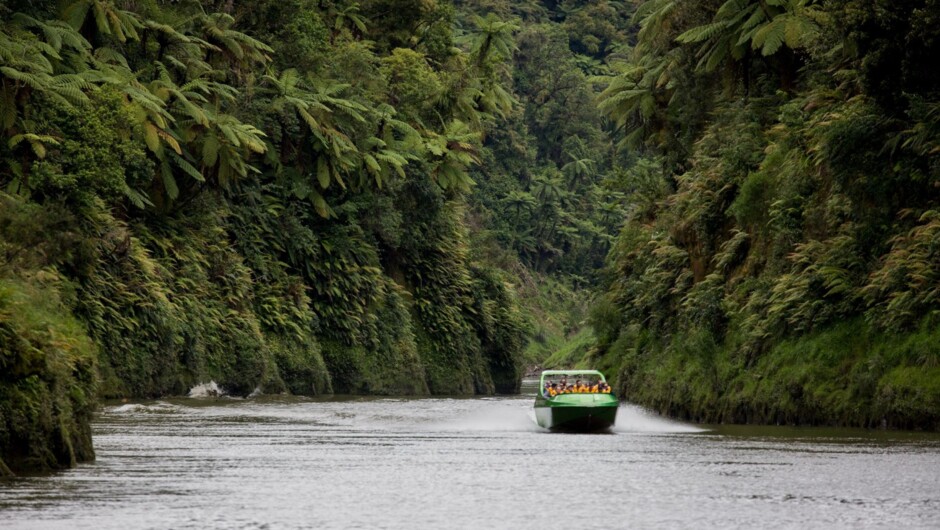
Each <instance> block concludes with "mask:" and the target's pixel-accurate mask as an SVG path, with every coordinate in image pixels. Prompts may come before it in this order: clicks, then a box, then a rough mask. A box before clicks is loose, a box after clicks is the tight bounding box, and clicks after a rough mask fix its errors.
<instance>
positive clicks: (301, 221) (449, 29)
mask: <svg viewBox="0 0 940 530" xmlns="http://www.w3.org/2000/svg"><path fill="white" fill-rule="evenodd" d="M605 5H606V4H605ZM583 7H584V6H578V5H572V6H567V7H564V8H563V7H562V6H554V7H552V8H551V9H550V8H549V6H543V5H541V4H539V3H537V2H533V3H531V4H527V5H518V6H516V5H510V3H505V4H500V5H484V4H461V5H458V6H455V5H452V4H450V3H448V2H438V1H434V0H431V1H412V0H377V1H368V2H362V3H357V2H334V1H330V0H323V1H316V0H293V1H288V2H274V1H268V2H231V1H229V2H224V3H223V2H218V3H215V2H207V1H202V2H199V1H191V2H162V1H145V2H129V1H128V2H123V1H120V0H115V1H111V0H104V1H102V0H77V1H75V2H70V1H65V2H53V1H46V2H27V1H5V2H2V3H0V13H2V20H3V24H2V26H0V101H2V114H0V129H2V133H3V142H0V159H2V160H3V164H2V166H0V204H2V207H0V256H2V259H0V370H2V371H0V462H3V461H5V462H7V463H8V464H10V466H11V467H13V468H15V469H34V468H56V467H63V466H69V465H71V464H73V463H74V462H76V461H81V460H87V459H90V458H92V457H93V449H92V444H91V439H90V429H89V419H90V416H91V414H92V412H93V410H94V407H95V405H96V403H97V400H98V399H99V398H126V397H136V398H140V397H157V396H164V395H181V394H186V393H187V392H188V390H189V389H190V388H192V387H193V386H195V385H198V384H201V383H207V382H210V381H213V382H216V383H217V384H218V386H219V387H221V388H222V390H223V391H224V392H226V393H228V394H230V395H233V396H246V395H249V394H252V393H255V392H262V393H278V392H291V393H294V394H308V395H313V394H325V393H334V392H335V393H371V394H427V393H435V394H472V393H483V394H486V393H494V392H509V393H511V392H517V391H518V388H519V384H520V380H521V375H522V370H523V367H524V365H526V364H535V363H537V362H539V361H540V360H541V359H542V358H544V356H545V355H546V354H547V353H548V352H550V351H552V349H553V348H555V347H557V346H558V345H560V344H564V343H565V341H566V340H567V338H568V337H569V336H571V335H575V334H580V335H578V336H579V337H581V340H582V342H584V341H585V340H586V337H589V333H588V332H585V331H583V330H582V329H581V328H582V327H583V321H584V319H585V315H586V313H585V308H586V299H587V296H586V295H585V294H584V293H585V292H586V291H584V287H585V286H587V285H589V284H591V283H592V282H596V280H597V278H598V276H597V274H596V271H597V269H598V268H599V267H600V266H601V265H602V264H603V261H604V258H605V256H606V254H607V251H608V250H609V247H610V243H611V240H612V237H611V234H612V233H614V232H615V231H616V230H617V229H618V228H619V226H620V224H622V220H623V218H624V211H625V210H624V206H623V204H622V203H623V196H622V195H617V194H616V193H609V191H612V190H605V189H603V188H602V185H601V183H602V181H603V179H604V175H605V174H606V173H607V172H609V171H610V170H611V167H612V166H613V161H612V157H613V154H612V153H613V151H612V143H611V141H610V139H609V137H608V136H607V135H605V134H604V132H603V131H602V121H603V120H602V118H601V114H600V112H599V110H598V109H597V107H596V104H595V98H596V95H597V93H598V91H599V87H598V86H597V85H596V84H595V83H592V82H591V80H590V76H591V75H592V72H591V69H592V68H596V67H598V65H599V64H600V61H599V59H597V58H596V57H601V56H602V55H603V54H605V53H607V52H608V50H606V48H605V47H606V46H608V45H609V44H610V43H611V42H612V41H613V40H614V38H615V37H616V36H617V35H614V34H611V35H606V34H602V35H600V36H598V37H594V36H593V33H591V32H592V31H593V30H592V29H591V28H579V27H577V26H578V25H572V24H569V25H565V24H564V23H563V22H564V19H565V18H566V17H568V16H569V15H570V16H574V14H575V13H579V12H581V10H582V8H583ZM565 9H567V10H568V11H570V13H568V11H565ZM584 9H588V10H590V9H596V8H595V7H589V8H587V7H585V8H584ZM604 9H606V11H605V12H607V13H610V12H613V11H612V8H609V7H607V8H604ZM587 16H588V18H594V15H592V14H588V15H587ZM620 21H621V22H622V24H623V26H624V27H625V26H626V25H627V24H628V21H629V18H628V17H626V16H624V17H622V18H621V20H620ZM600 30H601V31H602V32H603V31H614V30H613V29H611V28H609V27H607V26H605V25H601V28H600ZM572 35H580V37H578V38H580V39H581V40H577V39H572ZM581 41H584V42H581ZM579 43H581V44H579ZM578 46H584V47H587V49H588V50H589V51H591V52H592V53H594V54H595V56H596V57H594V56H592V57H594V58H591V59H590V60H587V61H586V60H585V58H587V57H588V56H584V55H581V54H579V53H577V51H576V50H577V47H578ZM530 339H531V340H530ZM5 468H6V466H4V465H0V470H3V471H9V470H7V469H5Z"/></svg>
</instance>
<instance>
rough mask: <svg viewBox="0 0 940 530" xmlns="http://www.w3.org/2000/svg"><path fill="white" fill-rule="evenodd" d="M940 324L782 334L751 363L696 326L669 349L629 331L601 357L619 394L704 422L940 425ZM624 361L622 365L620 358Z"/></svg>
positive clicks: (844, 326) (855, 325)
mask: <svg viewBox="0 0 940 530" xmlns="http://www.w3.org/2000/svg"><path fill="white" fill-rule="evenodd" d="M937 344H940V327H938V326H936V325H933V323H932V321H931V320H930V319H925V320H924V321H923V322H922V323H921V326H920V327H919V328H918V329H917V330H915V331H912V332H909V333H906V334H889V333H886V332H882V331H877V330H873V329H872V328H871V327H870V326H868V325H867V324H866V323H865V321H864V319H862V318H857V319H853V320H849V321H846V322H843V323H841V324H838V325H835V326H832V327H830V328H828V329H825V330H822V331H818V332H814V333H810V334H807V335H804V336H801V337H796V338H791V339H787V340H782V341H780V342H778V343H776V344H775V345H773V346H772V347H770V349H769V350H768V351H767V352H766V353H764V354H762V355H761V356H760V357H758V358H756V359H753V360H749V359H748V358H747V356H746V355H743V354H740V353H736V352H740V349H739V348H740V345H739V344H735V343H734V339H733V338H730V339H728V340H726V341H725V342H723V343H720V344H719V343H716V342H715V340H714V339H713V337H712V336H710V335H709V334H708V333H707V332H704V331H698V332H694V331H693V332H689V333H685V334H683V335H681V336H678V337H675V338H673V339H672V340H670V341H668V342H667V343H666V344H665V345H663V344H662V343H661V342H659V340H658V339H657V338H655V337H653V336H652V335H635V336H633V337H632V340H631V337H629V336H623V337H621V339H620V340H619V341H617V342H616V343H614V344H613V345H612V346H611V348H610V350H609V351H608V352H607V355H606V356H605V357H604V358H596V359H595V362H598V363H600V364H603V365H604V366H605V368H606V369H607V370H609V371H611V372H612V373H615V374H616V376H617V384H616V388H617V389H618V391H619V394H620V396H621V397H623V398H626V399H627V400H629V401H631V402H634V403H638V404H641V405H645V406H648V407H650V408H651V409H653V410H655V411H658V412H660V413H662V414H664V415H667V416H669V417H673V418H678V419H683V420H690V421H695V422H698V423H745V424H771V425H774V424H776V425H825V426H842V427H866V428H889V429H920V430H933V431H935V430H940V351H938V348H937ZM618 360H619V361H620V362H619V363H618Z"/></svg>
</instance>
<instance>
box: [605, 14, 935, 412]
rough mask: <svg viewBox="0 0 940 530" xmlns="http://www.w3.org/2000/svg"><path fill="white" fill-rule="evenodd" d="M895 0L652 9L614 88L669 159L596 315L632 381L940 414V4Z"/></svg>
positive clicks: (650, 184)
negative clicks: (939, 394)
mask: <svg viewBox="0 0 940 530" xmlns="http://www.w3.org/2000/svg"><path fill="white" fill-rule="evenodd" d="M876 4H878V6H879V8H878V9H874V10H873V9H871V8H870V5H869V4H868V3H863V2H854V1H851V0H846V1H839V2H823V3H820V2H789V3H779V5H774V6H767V5H765V4H764V3H762V2H737V3H731V2H729V3H726V4H724V5H723V6H721V7H720V8H719V6H717V5H716V4H714V3H711V2H684V3H682V5H674V4H672V3H670V2H662V1H657V0H650V1H648V2H644V3H643V5H642V7H641V8H640V10H639V11H638V12H637V13H638V15H637V18H636V22H637V23H638V24H639V27H640V28H641V29H640V33H639V35H638V39H639V40H638V43H637V46H636V48H635V49H634V53H633V55H632V57H631V58H630V59H629V61H628V62H627V65H625V66H624V70H623V73H622V74H621V75H619V76H616V77H615V78H613V79H612V80H611V83H610V85H609V87H608V89H607V91H606V92H605V94H604V96H603V102H602V104H601V105H602V107H603V108H605V109H606V110H607V111H608V112H609V114H610V116H611V117H612V118H614V119H616V120H617V121H618V122H619V123H621V124H622V125H623V126H624V127H625V128H627V129H628V130H629V131H630V134H629V136H628V137H627V140H626V141H627V142H628V143H630V144H631V145H633V146H635V147H636V148H639V149H643V150H645V151H646V152H648V153H650V155H651V156H650V161H649V163H648V165H646V166H644V165H642V164H638V165H637V166H636V167H635V168H633V169H632V170H631V175H630V177H629V178H628V179H627V180H628V181H630V182H632V183H633V185H634V186H635V188H634V190H632V192H631V193H632V198H633V201H634V203H635V209H634V212H633V217H632V219H631V221H630V222H629V223H628V225H627V227H626V228H625V229H624V231H623V232H622V233H621V235H620V237H619V239H618V241H617V243H616V245H615V248H614V249H613V251H612V252H611V254H610V256H609V260H608V280H607V290H606V293H605V294H604V296H603V297H602V300H601V303H599V304H598V306H597V308H596V310H595V312H594V317H593V321H594V327H595V329H596V330H597V331H598V336H599V344H598V346H597V352H596V354H597V358H598V359H603V362H604V363H606V364H607V365H608V366H609V367H610V368H611V369H613V370H615V371H616V372H617V373H619V374H620V384H621V390H622V391H623V392H624V395H626V396H628V397H631V398H632V399H636V400H638V401H640V402H642V403H645V404H649V405H651V406H654V407H656V408H657V409H660V410H663V411H665V412H668V413H670V414H674V415H680V416H684V417H691V418H697V419H702V420H707V421H755V422H789V423H827V424H851V425H866V426H871V425H882V424H884V425H890V426H899V427H905V426H917V427H922V428H936V427H937V405H938V403H937V401H936V399H935V397H934V396H935V391H936V388H937V385H938V377H940V372H938V371H937V366H938V358H940V357H938V355H940V350H938V349H937V348H936V347H935V346H930V344H931V343H932V342H935V341H936V338H937V335H936V330H937V326H938V321H937V315H938V310H940V305H938V304H940V298H938V297H937V293H938V287H937V286H938V285H940V253H938V250H937V249H938V247H937V243H938V242H940V223H938V210H937V205H938V204H940V165H938V163H937V162H938V159H937V152H938V151H937V146H938V145H940V135H938V131H940V129H938V117H940V114H938V113H937V112H936V111H937V109H938V104H940V103H938V101H940V100H938V95H940V85H938V84H937V82H936V81H937V80H936V78H935V77H936V76H934V75H933V74H929V75H926V76H925V77H923V78H921V77H918V76H916V75H913V72H915V71H917V70H919V69H921V68H928V66H927V62H926V59H925V57H927V56H928V55H931V54H935V53H938V52H940V48H938V41H937V39H936V38H935V37H933V36H929V35H927V34H926V33H925V32H924V29H923V27H922V17H924V16H927V15H926V14H927V13H935V12H936V10H935V6H934V5H933V3H932V2H910V3H905V4H903V5H900V4H897V3H887V2H876ZM762 6H763V7H762ZM765 8H766V9H765ZM745 15H748V16H750V17H751V18H748V16H745ZM930 16H933V15H930ZM739 17H743V18H739ZM744 20H749V22H747V23H743V22H742V21H744ZM902 41H903V42H905V43H906V44H905V47H904V49H903V50H901V49H899V48H898V47H897V43H898V42H902ZM888 56H891V57H893V59H891V60H887V59H886V57H888ZM889 72H890V75H886V74H888V73H889ZM654 74H655V75H654ZM644 167H645V168H646V169H644ZM649 168H653V169H652V171H649ZM915 403H918V404H916V405H915Z"/></svg>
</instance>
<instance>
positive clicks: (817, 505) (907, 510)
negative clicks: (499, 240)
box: [0, 387, 940, 529]
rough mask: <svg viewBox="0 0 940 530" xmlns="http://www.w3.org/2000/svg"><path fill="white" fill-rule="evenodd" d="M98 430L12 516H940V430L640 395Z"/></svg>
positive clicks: (367, 405)
mask: <svg viewBox="0 0 940 530" xmlns="http://www.w3.org/2000/svg"><path fill="white" fill-rule="evenodd" d="M529 388H531V387H529ZM94 429H95V442H96V449H97V451H98V461H97V462H95V463H93V464H86V465H82V466H79V467H78V468H77V469H74V470H71V471H67V472H63V473H58V474H55V475H51V476H45V477H25V478H17V479H13V480H9V481H5V482H0V528H128V527H133V528H343V529H348V528H408V529H415V528H434V527H438V528H460V527H466V526H475V527H477V528H544V527H546V526H559V525H560V526H562V527H564V528H570V527H571V525H578V527H590V526H595V525H596V526H601V527H603V528H608V529H610V528H623V527H650V526H681V527H689V526H695V527H713V528H726V527H799V528H806V527H816V528H823V527H826V528H828V527H833V526H836V527H859V526H866V527H868V526H881V527H886V528H898V527H905V528H911V527H914V528H918V527H920V528H940V437H938V436H937V435H931V434H918V433H897V432H869V431H859V430H833V429H829V430H820V429H796V428H779V427H758V428H755V427H736V426H717V427H705V428H703V427H697V426H692V425H688V424H683V423H678V422H672V421H668V420H664V419H662V418H659V417H658V416H656V415H653V414H650V413H647V412H645V411H643V410H642V409H639V408H637V407H632V406H623V407H621V409H620V411H619V413H618V421H617V425H616V427H615V428H614V429H613V431H612V433H610V434H608V435H577V434H575V435H572V434H552V433H548V432H546V431H543V430H542V429H540V428H539V427H538V426H536V425H535V422H534V419H533V415H532V410H531V397H529V396H525V397H508V398H504V397H500V398H473V399H470V398H424V399H400V398H384V399H383V398H345V399H344V398H330V399H304V398H295V397H270V396H268V397H260V398H256V399H251V400H233V399H225V398H221V399H177V400H163V401H156V402H153V401H151V402H142V403H135V404H123V405H121V404H118V405H113V406H107V407H104V409H103V410H102V412H101V414H100V415H99V417H98V419H97V421H96V423H95V426H94Z"/></svg>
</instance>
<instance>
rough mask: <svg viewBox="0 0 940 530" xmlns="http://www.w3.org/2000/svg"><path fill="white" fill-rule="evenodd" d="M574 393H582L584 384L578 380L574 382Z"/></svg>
mask: <svg viewBox="0 0 940 530" xmlns="http://www.w3.org/2000/svg"><path fill="white" fill-rule="evenodd" d="M574 391H575V392H577V393H578V394H583V393H584V383H582V382H581V380H580V379H578V380H577V381H575V382H574Z"/></svg>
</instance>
